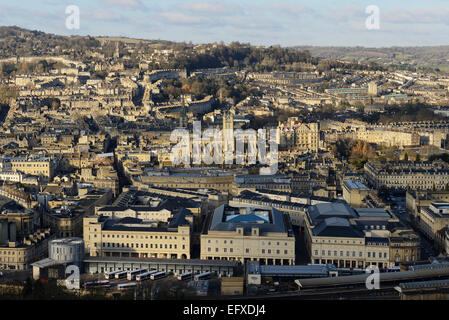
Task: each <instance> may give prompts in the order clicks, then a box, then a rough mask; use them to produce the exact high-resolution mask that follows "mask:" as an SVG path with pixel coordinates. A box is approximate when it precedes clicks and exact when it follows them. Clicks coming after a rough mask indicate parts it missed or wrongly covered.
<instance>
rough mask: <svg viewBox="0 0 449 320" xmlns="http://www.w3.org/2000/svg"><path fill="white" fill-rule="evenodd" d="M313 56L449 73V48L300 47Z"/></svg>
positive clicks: (299, 47)
mask: <svg viewBox="0 0 449 320" xmlns="http://www.w3.org/2000/svg"><path fill="white" fill-rule="evenodd" d="M295 48H297V49H300V50H308V51H309V52H310V53H311V54H312V55H313V56H316V57H322V58H331V59H339V60H346V61H352V60H357V61H360V62H364V63H366V62H376V63H378V64H389V65H398V66H403V68H404V69H407V68H408V69H411V70H413V68H428V69H433V70H435V69H436V71H438V70H440V71H445V72H449V46H435V47H390V48H365V47H314V46H298V47H295Z"/></svg>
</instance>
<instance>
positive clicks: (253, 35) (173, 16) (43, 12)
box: [0, 0, 449, 47]
mask: <svg viewBox="0 0 449 320" xmlns="http://www.w3.org/2000/svg"><path fill="white" fill-rule="evenodd" d="M68 5H77V6H78V7H79V8H80V29H79V30H68V29H67V28H66V27H65V20H66V17H67V15H66V14H65V8H66V7H67V6H68ZM369 5H376V6H378V7H379V9H380V29H379V30H368V29H367V28H366V26H365V21H366V19H367V17H368V15H369V14H367V13H365V8H366V7H367V6H369ZM0 25H3V26H5V25H6V26H11V25H17V26H20V27H23V28H28V29H37V30H41V31H45V32H50V33H56V34H63V35H71V34H78V35H92V36H100V35H109V36H128V37H134V38H142V39H164V40H173V41H186V42H189V41H192V42H193V43H207V42H219V41H224V42H226V43H228V42H231V41H240V42H250V43H251V44H254V45H276V44H278V45H282V46H293V45H321V46H358V45H359V46H367V47H384V46H425V45H446V44H449V1H447V0H427V1H422V0H421V1H418V0H405V1H404V0H368V1H365V0H308V1H306V0H296V1H293V0H278V1H274V0H240V1H236V0H198V1H196V0H184V1H182V0H162V1H160V0H159V1H154V0H20V1H17V0H16V1H10V0H8V1H7V0H0Z"/></svg>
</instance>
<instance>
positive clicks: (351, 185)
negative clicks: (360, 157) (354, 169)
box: [343, 180, 370, 190]
mask: <svg viewBox="0 0 449 320" xmlns="http://www.w3.org/2000/svg"><path fill="white" fill-rule="evenodd" d="M343 183H344V184H345V185H346V186H347V187H348V188H349V189H360V190H370V189H369V188H368V187H367V186H366V185H364V184H363V183H362V182H360V181H355V180H345V181H343Z"/></svg>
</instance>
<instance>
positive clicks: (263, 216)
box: [201, 205, 295, 265]
mask: <svg viewBox="0 0 449 320" xmlns="http://www.w3.org/2000/svg"><path fill="white" fill-rule="evenodd" d="M201 259H209V260H237V261H239V262H246V261H259V262H260V263H261V264H269V265H274V264H276V265H292V264H294V263H295V236H294V234H293V231H292V226H291V223H290V219H289V217H288V215H284V214H283V213H282V212H280V211H278V210H276V209H274V208H269V209H262V208H252V207H231V206H229V205H221V206H219V207H218V208H216V209H215V211H214V214H213V216H212V217H211V219H210V220H209V221H207V222H206V226H205V229H204V230H203V234H201Z"/></svg>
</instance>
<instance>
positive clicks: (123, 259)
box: [83, 257, 238, 268]
mask: <svg viewBox="0 0 449 320" xmlns="http://www.w3.org/2000/svg"><path fill="white" fill-rule="evenodd" d="M83 261H84V262H92V263H102V262H103V263H107V262H112V263H149V264H176V265H201V266H216V267H234V268H235V267H237V265H238V262H237V261H229V260H201V259H156V258H127V257H88V258H85V259H84V260H83Z"/></svg>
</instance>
